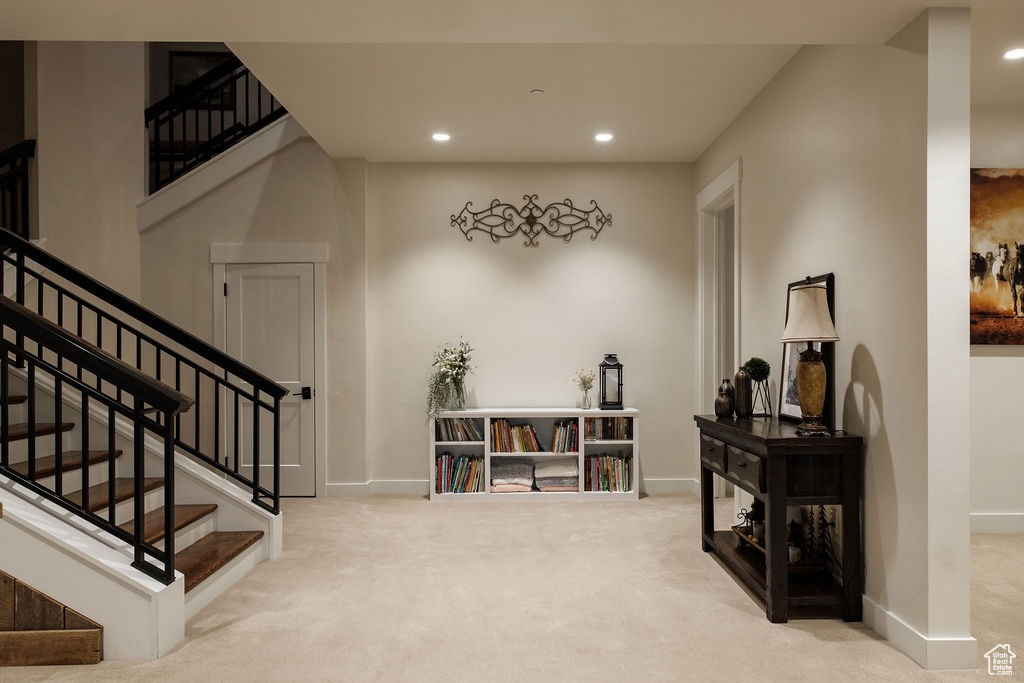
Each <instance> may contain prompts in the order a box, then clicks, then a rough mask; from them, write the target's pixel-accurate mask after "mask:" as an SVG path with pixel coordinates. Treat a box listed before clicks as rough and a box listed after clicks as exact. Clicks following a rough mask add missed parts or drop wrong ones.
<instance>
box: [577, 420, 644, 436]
mask: <svg viewBox="0 0 1024 683" xmlns="http://www.w3.org/2000/svg"><path fill="white" fill-rule="evenodd" d="M583 438H584V439H585V440H586V441H602V440H603V441H630V440H632V439H633V418H631V417H587V418H584V420H583Z"/></svg>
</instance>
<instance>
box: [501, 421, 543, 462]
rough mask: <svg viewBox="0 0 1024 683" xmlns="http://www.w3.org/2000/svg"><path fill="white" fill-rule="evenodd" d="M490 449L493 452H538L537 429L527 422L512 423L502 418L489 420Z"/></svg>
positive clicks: (539, 448)
mask: <svg viewBox="0 0 1024 683" xmlns="http://www.w3.org/2000/svg"><path fill="white" fill-rule="evenodd" d="M491 450H492V451H493V452H495V453H538V452H540V450H541V447H540V439H538V438H537V430H536V429H534V426H533V425H532V424H529V423H525V424H512V423H511V422H509V421H508V420H506V419H504V418H499V419H496V420H491Z"/></svg>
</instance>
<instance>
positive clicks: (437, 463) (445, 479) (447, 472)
mask: <svg viewBox="0 0 1024 683" xmlns="http://www.w3.org/2000/svg"><path fill="white" fill-rule="evenodd" d="M483 490H484V461H483V456H480V455H454V454H452V452H451V451H445V452H443V453H440V454H438V455H437V456H436V457H435V458H434V493H479V492H481V491H483Z"/></svg>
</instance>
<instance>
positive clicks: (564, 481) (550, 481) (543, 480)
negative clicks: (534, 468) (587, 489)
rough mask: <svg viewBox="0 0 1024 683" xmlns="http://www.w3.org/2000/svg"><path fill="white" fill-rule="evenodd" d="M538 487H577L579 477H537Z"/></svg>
mask: <svg viewBox="0 0 1024 683" xmlns="http://www.w3.org/2000/svg"><path fill="white" fill-rule="evenodd" d="M534 481H535V483H536V484H537V488H540V487H541V486H572V487H573V488H576V485H577V484H579V481H580V478H579V477H537V478H536V479H535V480H534Z"/></svg>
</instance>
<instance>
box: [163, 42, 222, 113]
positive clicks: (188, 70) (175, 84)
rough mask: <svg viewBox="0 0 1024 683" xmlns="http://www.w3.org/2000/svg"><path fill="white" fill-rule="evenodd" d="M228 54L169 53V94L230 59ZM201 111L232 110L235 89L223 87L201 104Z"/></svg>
mask: <svg viewBox="0 0 1024 683" xmlns="http://www.w3.org/2000/svg"><path fill="white" fill-rule="evenodd" d="M231 56H232V55H231V53H230V52H185V51H171V52H170V53H169V59H170V67H169V69H168V73H170V77H171V83H170V92H171V93H172V94H173V93H175V92H177V91H178V90H180V89H181V88H182V87H183V86H186V85H188V84H189V83H191V82H192V81H194V80H196V79H197V78H199V77H200V76H202V75H203V74H205V73H206V72H208V71H209V70H210V69H212V68H214V67H216V66H220V65H221V64H223V63H224V62H226V61H228V60H229V59H231ZM201 108H203V109H234V108H235V88H234V84H233V83H232V84H231V86H230V87H224V88H222V89H220V90H219V91H217V93H216V94H215V95H214V96H213V97H211V98H210V99H209V100H205V101H204V102H203V104H202V107H201Z"/></svg>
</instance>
